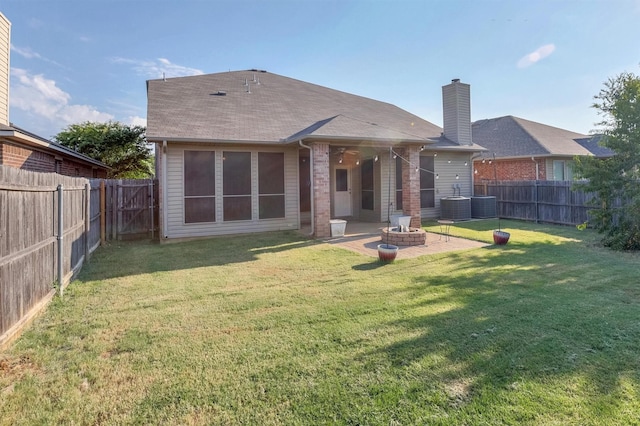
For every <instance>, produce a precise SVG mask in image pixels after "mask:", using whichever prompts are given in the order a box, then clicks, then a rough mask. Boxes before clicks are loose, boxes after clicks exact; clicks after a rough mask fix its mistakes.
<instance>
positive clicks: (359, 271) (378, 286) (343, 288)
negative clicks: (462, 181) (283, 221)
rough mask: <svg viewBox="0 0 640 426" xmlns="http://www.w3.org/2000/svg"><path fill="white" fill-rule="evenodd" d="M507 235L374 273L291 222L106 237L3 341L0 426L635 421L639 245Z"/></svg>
mask: <svg viewBox="0 0 640 426" xmlns="http://www.w3.org/2000/svg"><path fill="white" fill-rule="evenodd" d="M495 226H496V223H495V222H494V221H478V222H468V223H464V224H456V226H455V227H452V230H451V231H452V234H453V235H455V236H465V237H469V238H474V239H480V240H486V241H490V240H491V229H493V228H494V227H495ZM502 228H503V229H505V230H507V231H509V232H511V240H510V242H509V244H508V245H507V246H503V247H496V246H491V247H488V248H481V249H473V250H467V251H459V252H454V253H447V254H440V255H434V256H424V257H419V258H415V259H407V260H400V261H397V262H395V263H392V264H386V265H384V264H380V263H378V262H377V260H376V259H374V258H369V257H365V256H362V255H358V254H355V253H352V252H350V251H346V250H343V249H341V248H339V247H336V246H334V245H329V244H324V243H321V242H318V241H310V240H307V239H305V238H303V237H301V236H299V235H297V234H295V233H273V234H262V235H252V236H244V237H240V238H217V239H210V240H201V241H191V242H185V243H176V244H166V245H159V244H152V243H117V244H111V245H109V246H108V247H105V248H101V249H99V250H98V251H97V252H96V253H95V254H94V256H93V258H92V259H91V262H90V263H89V264H87V265H85V267H84V269H83V271H82V273H81V275H80V277H79V279H78V280H77V281H75V282H73V283H72V285H71V286H70V287H69V288H68V290H67V291H66V292H65V296H64V299H63V300H60V299H59V298H56V299H54V301H53V302H52V304H51V305H50V306H49V307H48V308H47V310H46V312H45V313H43V314H42V315H41V316H40V317H39V318H38V319H37V320H36V321H35V322H34V323H33V325H32V326H31V327H30V328H29V330H28V331H27V332H26V333H25V334H24V335H23V336H22V337H21V338H20V339H19V340H18V341H17V342H16V343H15V344H14V345H13V346H12V347H11V348H10V349H9V350H7V351H5V352H4V353H0V424H3V425H4V424H7V425H8V424H11V425H14V424H256V425H269V424H300V425H309V424H313V425H316V424H366V425H413V424H429V425H432V424H433V425H460V424H467V425H483V424H486V425H496V424H535V425H538V424H540V425H547V424H557V425H566V424H574V425H602V424H609V425H610V424H620V425H622V424H624V425H626V424H639V419H640V356H639V354H640V279H639V278H640V269H639V268H638V265H639V260H640V255H638V254H633V253H631V254H630V253H615V252H611V251H608V250H606V249H603V248H600V247H598V246H597V244H596V243H595V241H597V236H596V235H594V233H593V232H592V231H589V230H587V231H578V230H577V229H575V228H572V227H556V226H544V225H536V224H531V223H524V222H512V221H502ZM426 229H427V230H434V231H437V230H439V228H438V227H437V224H427V226H426Z"/></svg>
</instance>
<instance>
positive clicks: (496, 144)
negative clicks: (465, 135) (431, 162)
mask: <svg viewBox="0 0 640 426" xmlns="http://www.w3.org/2000/svg"><path fill="white" fill-rule="evenodd" d="M471 133H472V137H473V141H474V143H477V144H479V145H482V146H484V147H485V148H487V150H488V151H490V152H495V154H496V157H498V158H501V157H502V158H506V157H528V156H571V157H572V156H575V155H591V154H596V153H595V152H592V151H590V146H591V145H589V144H587V143H581V141H585V140H588V139H590V138H591V137H590V136H588V135H584V134H581V133H575V132H571V131H569V130H564V129H559V128H557V127H552V126H547V125H545V124H541V123H536V122H534V121H529V120H525V119H523V118H518V117H513V116H511V115H509V116H506V117H498V118H491V119H486V120H478V121H476V122H474V123H472V125H471ZM596 146H597V144H596Z"/></svg>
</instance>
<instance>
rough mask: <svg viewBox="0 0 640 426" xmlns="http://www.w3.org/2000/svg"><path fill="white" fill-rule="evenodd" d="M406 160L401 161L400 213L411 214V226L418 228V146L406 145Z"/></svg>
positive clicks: (419, 221)
mask: <svg viewBox="0 0 640 426" xmlns="http://www.w3.org/2000/svg"><path fill="white" fill-rule="evenodd" d="M404 154H405V158H406V159H407V160H408V161H403V162H402V213H403V214H404V215H405V216H411V225H410V226H411V227H412V228H420V227H421V226H422V219H421V217H420V216H421V215H420V172H416V167H419V166H420V147H418V146H408V147H406V148H405V151H404Z"/></svg>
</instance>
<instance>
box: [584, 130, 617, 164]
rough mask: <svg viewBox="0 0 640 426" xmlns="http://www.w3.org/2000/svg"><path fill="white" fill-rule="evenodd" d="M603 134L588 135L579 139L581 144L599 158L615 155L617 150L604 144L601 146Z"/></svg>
mask: <svg viewBox="0 0 640 426" xmlns="http://www.w3.org/2000/svg"><path fill="white" fill-rule="evenodd" d="M602 138H603V135H593V136H587V137H586V138H582V139H578V140H576V142H578V143H579V144H580V145H582V146H583V147H584V148H585V149H587V150H589V152H591V153H592V154H593V155H595V156H596V157H598V158H605V157H612V156H614V155H615V152H613V151H612V150H610V149H609V148H606V147H604V146H600V141H601V140H602Z"/></svg>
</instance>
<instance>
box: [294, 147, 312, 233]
mask: <svg viewBox="0 0 640 426" xmlns="http://www.w3.org/2000/svg"><path fill="white" fill-rule="evenodd" d="M298 143H299V144H300V146H301V147H302V148H306V149H308V150H309V181H310V182H311V188H309V194H310V198H311V232H309V236H311V237H312V236H313V234H314V233H315V229H314V228H315V226H314V223H315V222H314V218H315V206H314V203H313V199H314V192H315V191H314V185H313V150H312V149H311V147H310V146H309V145H305V144H303V143H302V139H300V140H299V141H298ZM298 179H300V173H298ZM298 210H300V202H298ZM298 214H299V212H298Z"/></svg>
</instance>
